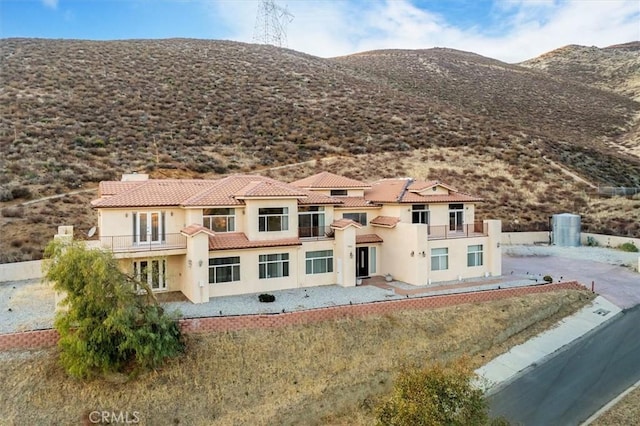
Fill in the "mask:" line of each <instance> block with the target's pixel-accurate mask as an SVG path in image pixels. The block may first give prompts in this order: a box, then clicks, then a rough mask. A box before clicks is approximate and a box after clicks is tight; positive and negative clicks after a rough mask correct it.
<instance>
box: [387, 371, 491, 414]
mask: <svg viewBox="0 0 640 426" xmlns="http://www.w3.org/2000/svg"><path fill="white" fill-rule="evenodd" d="M474 377H475V374H474V372H473V370H472V369H471V367H470V366H469V363H468V361H466V360H462V361H457V362H456V363H452V364H449V365H441V364H435V365H431V366H428V367H426V368H423V369H411V370H407V369H405V370H402V371H401V372H400V374H399V375H398V378H397V379H396V381H395V384H394V387H393V393H392V395H391V398H390V399H389V400H388V401H386V402H384V403H383V404H382V405H381V406H379V407H378V409H377V410H376V413H377V418H378V424H380V425H394V426H396V425H397V426H405V425H406V426H413V425H460V426H463V425H464V426H466V425H485V424H487V423H488V422H489V416H488V414H487V408H488V407H487V402H486V400H485V399H484V393H483V391H482V390H480V389H478V388H477V387H476V386H475V385H474V383H473V378H474Z"/></svg>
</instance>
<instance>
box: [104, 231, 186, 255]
mask: <svg viewBox="0 0 640 426" xmlns="http://www.w3.org/2000/svg"><path fill="white" fill-rule="evenodd" d="M100 247H102V248H104V249H107V250H111V251H112V252H114V253H134V252H141V251H158V250H175V249H185V248H187V237H185V236H184V235H182V234H166V235H165V238H164V240H163V241H152V240H151V239H150V238H149V239H148V240H147V241H136V237H135V236H133V235H115V236H111V237H100Z"/></svg>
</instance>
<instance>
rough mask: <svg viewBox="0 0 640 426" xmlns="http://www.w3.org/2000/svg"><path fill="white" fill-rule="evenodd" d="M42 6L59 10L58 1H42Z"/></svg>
mask: <svg viewBox="0 0 640 426" xmlns="http://www.w3.org/2000/svg"><path fill="white" fill-rule="evenodd" d="M42 4H44V5H45V6H46V7H49V8H51V9H57V8H58V0H42Z"/></svg>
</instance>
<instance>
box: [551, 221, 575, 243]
mask: <svg viewBox="0 0 640 426" xmlns="http://www.w3.org/2000/svg"><path fill="white" fill-rule="evenodd" d="M551 223H552V231H553V244H555V245H557V246H560V247H578V246H579V245H580V216H579V215H577V214H571V213H562V214H554V215H553V219H552V222H551Z"/></svg>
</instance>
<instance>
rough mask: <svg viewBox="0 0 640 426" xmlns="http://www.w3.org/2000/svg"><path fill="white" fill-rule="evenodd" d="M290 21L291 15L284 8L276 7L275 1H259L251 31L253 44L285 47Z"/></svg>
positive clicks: (291, 19)
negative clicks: (253, 26)
mask: <svg viewBox="0 0 640 426" xmlns="http://www.w3.org/2000/svg"><path fill="white" fill-rule="evenodd" d="M291 21H293V15H292V14H291V13H289V11H288V10H287V8H286V7H282V6H279V5H277V4H276V2H275V0H262V1H260V6H258V15H257V16H256V26H255V29H254V30H253V41H254V43H260V44H271V45H273V46H277V47H287V24H288V23H290V22H291Z"/></svg>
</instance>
